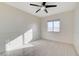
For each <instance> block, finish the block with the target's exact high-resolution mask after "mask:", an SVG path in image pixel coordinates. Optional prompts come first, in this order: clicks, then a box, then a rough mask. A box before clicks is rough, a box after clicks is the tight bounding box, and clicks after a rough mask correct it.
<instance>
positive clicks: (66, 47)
mask: <svg viewBox="0 0 79 59" xmlns="http://www.w3.org/2000/svg"><path fill="white" fill-rule="evenodd" d="M30 44H31V45H34V46H31V47H26V48H22V49H19V50H15V51H11V52H6V53H4V54H3V55H6V56H8V55H9V56H11V55H12V56H76V55H77V53H76V51H75V49H74V47H73V45H70V44H65V43H60V42H54V41H48V40H38V41H35V42H32V43H30Z"/></svg>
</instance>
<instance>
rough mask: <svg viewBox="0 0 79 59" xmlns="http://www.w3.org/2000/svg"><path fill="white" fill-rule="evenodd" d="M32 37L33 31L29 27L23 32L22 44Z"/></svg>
mask: <svg viewBox="0 0 79 59" xmlns="http://www.w3.org/2000/svg"><path fill="white" fill-rule="evenodd" d="M32 39H33V31H32V29H30V30H29V31H27V32H25V33H24V44H27V43H28V42H30V41H31V40H32Z"/></svg>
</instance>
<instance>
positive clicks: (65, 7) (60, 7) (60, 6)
mask: <svg viewBox="0 0 79 59" xmlns="http://www.w3.org/2000/svg"><path fill="white" fill-rule="evenodd" d="M30 3H32V4H38V5H41V4H42V2H6V4H8V5H10V6H13V7H16V8H18V9H20V10H23V11H25V12H27V13H30V14H32V15H35V16H38V17H45V16H50V15H53V14H57V13H61V12H65V11H70V10H73V9H75V6H76V2H47V3H46V5H57V7H53V8H47V10H48V13H46V12H45V11H39V12H38V13H35V12H36V10H38V9H39V8H40V7H36V6H30Z"/></svg>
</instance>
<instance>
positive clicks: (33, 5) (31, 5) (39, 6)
mask: <svg viewBox="0 0 79 59" xmlns="http://www.w3.org/2000/svg"><path fill="white" fill-rule="evenodd" d="M30 5H31V6H37V7H41V6H40V5H36V4H30Z"/></svg>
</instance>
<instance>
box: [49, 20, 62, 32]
mask: <svg viewBox="0 0 79 59" xmlns="http://www.w3.org/2000/svg"><path fill="white" fill-rule="evenodd" d="M48 32H60V21H59V20H52V21H48Z"/></svg>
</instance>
